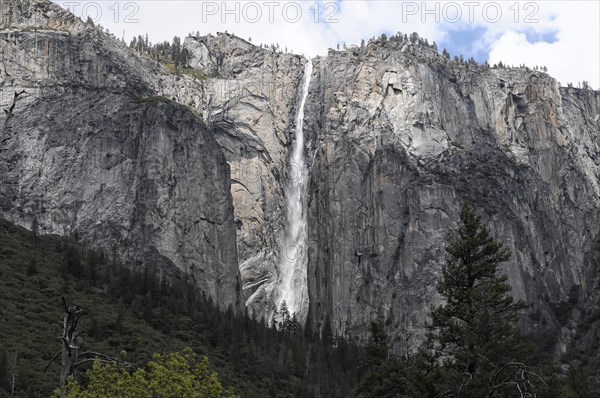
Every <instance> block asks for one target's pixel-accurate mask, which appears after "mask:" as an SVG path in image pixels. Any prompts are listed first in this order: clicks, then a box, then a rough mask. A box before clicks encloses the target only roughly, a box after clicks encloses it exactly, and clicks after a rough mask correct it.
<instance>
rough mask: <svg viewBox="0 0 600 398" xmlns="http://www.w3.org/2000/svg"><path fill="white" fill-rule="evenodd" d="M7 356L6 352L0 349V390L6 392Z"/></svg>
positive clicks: (7, 384)
mask: <svg viewBox="0 0 600 398" xmlns="http://www.w3.org/2000/svg"><path fill="white" fill-rule="evenodd" d="M8 386H9V383H8V356H7V354H6V350H4V349H2V347H0V389H5V390H8Z"/></svg>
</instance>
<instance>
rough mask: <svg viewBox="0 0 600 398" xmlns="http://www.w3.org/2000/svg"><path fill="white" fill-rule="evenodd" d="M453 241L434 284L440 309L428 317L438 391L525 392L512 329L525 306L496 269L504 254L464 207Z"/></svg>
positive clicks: (520, 340) (522, 346) (518, 339)
mask: <svg viewBox="0 0 600 398" xmlns="http://www.w3.org/2000/svg"><path fill="white" fill-rule="evenodd" d="M458 235H459V236H458V239H457V240H455V241H453V242H451V243H450V244H449V245H447V246H446V252H447V256H446V264H445V266H444V268H443V272H442V279H441V281H440V282H439V283H438V291H439V293H440V294H441V295H442V297H443V298H444V299H445V304H443V305H440V306H437V307H434V308H433V309H432V311H431V325H430V327H431V330H432V332H433V333H432V334H431V335H430V338H432V339H433V341H434V342H435V353H436V355H437V356H438V357H439V359H440V360H441V361H442V366H443V370H444V375H445V377H444V378H443V379H442V380H440V381H439V388H440V391H445V392H447V393H449V394H450V395H453V396H464V397H481V396H488V395H499V396H510V395H511V394H513V393H514V390H515V388H517V386H518V388H522V389H523V390H524V391H527V392H529V391H530V390H531V388H532V386H531V385H530V384H532V383H531V382H530V381H529V380H528V379H526V377H527V370H526V368H525V361H526V358H527V357H528V354H529V348H530V347H529V343H528V340H527V339H526V338H525V337H524V336H523V335H522V333H521V331H520V330H519V328H518V326H517V320H518V313H519V311H521V310H522V309H524V308H526V307H527V305H526V304H525V303H524V302H522V301H517V302H514V301H513V298H512V296H511V295H510V290H511V288H510V285H509V284H508V283H507V277H506V275H503V274H501V272H500V269H499V265H500V263H502V262H504V261H507V260H508V259H509V258H510V252H509V251H508V249H507V248H505V247H504V246H503V245H502V244H501V243H498V242H497V241H495V240H494V238H492V237H491V236H490V234H489V231H488V230H487V228H486V227H485V226H483V225H482V224H481V219H480V217H479V216H478V215H477V214H476V213H475V210H474V209H473V207H471V206H470V205H468V204H466V205H464V206H463V208H462V211H461V215H460V226H459V229H458ZM535 382H536V384H537V383H539V380H536V381H535ZM534 390H535V389H534Z"/></svg>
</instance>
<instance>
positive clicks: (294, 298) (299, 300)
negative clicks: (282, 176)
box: [277, 60, 313, 325]
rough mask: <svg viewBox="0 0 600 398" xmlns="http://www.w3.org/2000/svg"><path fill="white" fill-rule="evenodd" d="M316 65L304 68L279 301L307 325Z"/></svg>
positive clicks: (287, 187) (293, 148)
mask: <svg viewBox="0 0 600 398" xmlns="http://www.w3.org/2000/svg"><path fill="white" fill-rule="evenodd" d="M312 69H313V65H312V62H311V61H310V60H309V61H308V62H307V63H306V65H305V66H304V84H303V86H302V97H301V99H300V106H299V107H298V115H297V116H296V140H295V141H294V143H293V147H292V156H291V158H290V164H289V167H288V181H287V184H286V187H285V196H286V199H287V225H286V234H285V238H284V242H283V247H282V248H281V251H280V252H281V258H280V261H279V273H280V274H279V275H280V280H279V293H280V294H279V302H278V303H277V308H278V310H281V307H282V304H283V303H284V302H285V303H286V305H287V308H288V311H289V313H290V315H292V314H296V316H297V318H298V321H299V322H300V323H301V324H302V325H304V322H305V321H306V315H307V312H308V286H307V280H306V275H307V261H308V257H307V247H306V244H307V237H308V236H307V234H308V230H307V222H306V180H307V174H308V173H307V169H306V165H305V164H304V131H303V127H304V105H305V103H306V97H307V96H308V87H309V85H310V78H311V75H312Z"/></svg>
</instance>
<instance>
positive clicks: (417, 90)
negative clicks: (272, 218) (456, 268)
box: [308, 42, 600, 337]
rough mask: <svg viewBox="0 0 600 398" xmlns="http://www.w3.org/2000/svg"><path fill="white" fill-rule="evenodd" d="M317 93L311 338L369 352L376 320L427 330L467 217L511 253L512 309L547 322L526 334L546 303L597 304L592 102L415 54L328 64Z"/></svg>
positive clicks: (579, 94) (536, 80)
mask: <svg viewBox="0 0 600 398" xmlns="http://www.w3.org/2000/svg"><path fill="white" fill-rule="evenodd" d="M411 47H412V48H411ZM313 79H314V82H315V83H314V85H313V88H312V94H311V98H310V99H309V101H310V103H311V106H312V107H313V108H312V111H309V112H308V114H309V115H314V117H313V118H310V119H309V121H308V125H309V127H308V129H309V134H312V137H313V141H312V145H311V147H310V150H309V152H310V153H311V157H312V158H313V159H314V160H313V163H312V167H311V170H312V175H311V186H310V190H309V193H308V197H309V198H310V199H309V205H308V207H309V226H310V228H309V231H310V235H311V236H310V242H309V245H310V249H309V262H308V264H309V272H308V274H309V277H310V278H312V279H311V280H310V282H309V288H310V305H311V311H310V317H311V319H312V320H313V321H314V322H316V323H317V324H319V323H320V324H323V322H325V320H326V319H327V318H329V319H330V321H331V322H332V325H333V327H334V330H336V331H337V332H339V333H350V334H353V335H362V336H363V337H364V330H365V329H366V325H368V322H369V321H370V320H371V319H373V318H375V317H380V318H383V319H385V321H386V323H387V324H388V325H389V328H390V330H395V331H399V330H403V329H406V330H411V329H412V330H415V329H416V330H418V329H419V328H420V325H422V324H423V322H424V321H425V320H426V316H427V308H428V306H429V305H430V303H432V302H435V301H436V300H437V298H436V288H435V282H436V280H437V278H438V277H439V276H440V263H441V260H442V259H443V256H444V254H443V244H444V242H445V241H446V240H447V239H448V237H449V233H450V232H451V231H453V230H455V227H456V221H457V219H458V214H459V209H460V206H461V204H462V202H464V201H469V202H471V203H473V204H474V205H475V206H476V207H477V208H478V209H480V211H481V212H482V215H483V218H484V220H485V222H487V223H488V225H489V226H490V228H491V230H492V231H493V233H494V235H495V236H496V237H498V238H499V239H500V240H502V241H503V242H505V243H506V244H507V245H508V246H509V247H510V248H511V251H512V258H511V260H510V261H509V262H508V263H507V264H506V266H505V271H506V273H507V274H508V277H509V280H510V283H511V285H512V287H513V293H514V295H515V296H516V297H518V298H523V299H525V300H527V301H529V302H531V303H533V310H534V311H536V312H537V313H538V317H537V320H536V321H533V320H529V321H524V324H525V326H526V327H529V328H537V327H540V325H541V324H546V323H553V322H554V319H555V316H554V315H555V314H554V313H553V312H552V310H551V309H550V307H551V306H552V305H551V303H554V304H556V303H558V302H561V301H566V300H567V297H568V295H569V292H570V291H571V290H572V289H573V290H579V289H582V290H584V291H589V290H587V289H588V288H590V287H591V286H592V285H593V284H594V280H595V278H597V274H593V273H591V270H592V267H591V263H593V262H594V261H597V257H596V258H595V259H594V260H591V259H590V253H592V252H593V246H595V245H596V244H597V242H598V240H599V238H600V236H599V235H598V234H599V232H600V231H599V230H598V227H597V225H598V217H599V213H598V206H599V205H600V201H599V199H600V196H599V194H600V189H599V180H598V179H599V176H600V169H599V166H600V163H599V160H600V159H598V155H599V147H598V142H597V138H598V134H599V130H600V121H599V118H600V116H599V113H600V95H598V92H592V91H581V90H574V89H562V88H559V86H558V84H557V82H556V81H555V80H554V79H552V78H550V77H549V76H547V75H545V74H541V73H538V72H535V71H527V70H525V69H488V68H485V67H479V66H473V65H469V66H465V65H457V64H455V63H450V62H447V61H444V60H443V59H442V58H440V57H438V56H437V55H435V53H432V51H431V49H429V48H424V49H420V48H417V47H416V46H415V45H412V44H411V43H410V42H388V43H379V45H373V44H372V45H370V46H368V47H367V48H366V49H354V50H350V51H347V52H341V53H340V52H331V53H330V54H329V55H328V56H327V57H320V58H318V59H317V60H316V61H315V76H314V78H313ZM568 329H569V328H568V327H567V328H566V329H565V331H564V332H565V333H567V334H568V333H569V331H568ZM564 337H567V336H564Z"/></svg>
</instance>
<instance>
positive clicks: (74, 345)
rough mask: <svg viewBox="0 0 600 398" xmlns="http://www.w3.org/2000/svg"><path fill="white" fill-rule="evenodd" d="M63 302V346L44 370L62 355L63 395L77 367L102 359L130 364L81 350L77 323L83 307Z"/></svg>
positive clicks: (61, 376) (120, 363)
mask: <svg viewBox="0 0 600 398" xmlns="http://www.w3.org/2000/svg"><path fill="white" fill-rule="evenodd" d="M62 302H63V305H64V309H65V315H64V318H63V325H62V326H63V333H62V336H60V337H59V340H61V345H62V348H61V350H60V351H58V352H57V353H56V354H55V355H54V356H53V357H52V359H50V361H49V362H48V364H47V365H46V368H45V369H44V372H45V371H46V370H47V369H48V367H49V366H50V364H52V363H53V362H54V361H56V359H58V357H59V356H60V389H61V397H63V396H64V395H65V392H66V391H65V389H66V386H67V383H68V381H69V377H75V376H77V369H78V367H79V366H81V365H83V364H84V363H88V362H93V361H100V362H104V363H111V364H117V365H124V366H128V365H129V363H127V362H125V361H121V360H119V359H117V358H113V357H110V356H108V355H105V354H102V353H99V352H95V351H84V352H79V342H80V340H81V339H80V338H81V332H80V331H78V330H77V324H78V323H79V320H80V319H81V316H82V314H83V309H82V308H80V307H78V306H76V305H67V301H66V300H65V298H64V297H63V298H62Z"/></svg>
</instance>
